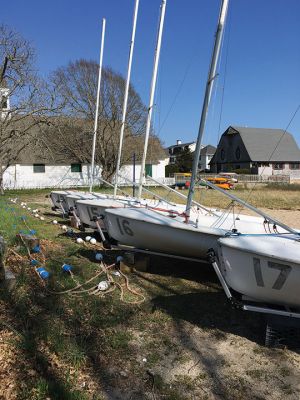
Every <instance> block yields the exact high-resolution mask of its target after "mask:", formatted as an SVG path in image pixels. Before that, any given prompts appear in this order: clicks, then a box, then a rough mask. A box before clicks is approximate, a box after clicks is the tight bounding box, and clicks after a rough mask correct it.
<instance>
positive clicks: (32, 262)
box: [30, 259, 39, 267]
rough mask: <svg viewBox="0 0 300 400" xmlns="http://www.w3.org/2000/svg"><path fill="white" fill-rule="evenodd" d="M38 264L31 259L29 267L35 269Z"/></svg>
mask: <svg viewBox="0 0 300 400" xmlns="http://www.w3.org/2000/svg"><path fill="white" fill-rule="evenodd" d="M38 264H39V262H38V260H35V259H32V260H30V265H32V266H33V267H36V266H37V265H38Z"/></svg>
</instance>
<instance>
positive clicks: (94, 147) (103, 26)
mask: <svg viewBox="0 0 300 400" xmlns="http://www.w3.org/2000/svg"><path fill="white" fill-rule="evenodd" d="M105 25H106V20H105V18H103V19H102V35H101V48H100V61H99V76H98V87H97V101H96V112H95V122H94V136H93V150H92V165H91V179H90V192H91V191H92V190H93V184H94V177H95V151H96V139H97V129H98V115H99V103H100V86H101V74H102V61H103V49H104V37H105Z"/></svg>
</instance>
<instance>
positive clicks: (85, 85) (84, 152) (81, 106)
mask: <svg viewBox="0 0 300 400" xmlns="http://www.w3.org/2000/svg"><path fill="white" fill-rule="evenodd" d="M98 68H99V66H98V64H97V63H96V62H94V61H87V60H78V61H75V62H73V63H69V64H68V65H67V66H66V67H62V68H59V69H58V70H56V71H55V72H54V73H53V79H52V82H53V87H55V89H56V92H57V96H56V101H57V102H58V103H60V104H62V105H63V107H62V114H61V115H62V118H56V119H55V122H53V125H54V127H55V129H56V134H51V135H50V136H51V141H52V142H53V141H58V142H59V143H60V144H61V148H64V152H65V153H68V154H69V155H71V156H76V157H77V159H78V160H80V161H81V162H86V163H90V162H91V147H92V142H91V140H92V136H91V133H92V132H93V121H94V118H95V111H96V110H95V108H96V93H97V77H98ZM124 91H125V80H124V78H123V77H122V76H121V75H120V74H118V73H116V72H114V71H113V70H112V69H111V68H104V69H103V71H102V81H101V100H100V110H99V121H98V132H97V146H96V163H97V164H98V165H101V168H102V176H103V178H104V179H108V180H110V179H111V177H112V175H113V174H114V173H115V169H116V163H117V152H118V146H119V134H120V128H121V126H120V124H121V120H122V104H123V97H124ZM146 112H147V110H146V107H145V106H144V104H143V103H142V101H141V98H140V96H139V95H138V94H137V92H136V91H135V90H134V88H133V86H130V89H129V99H128V108H127V116H126V127H125V139H124V148H123V157H122V161H121V163H122V164H124V163H126V162H128V161H129V160H131V159H132V154H133V152H136V153H137V155H138V156H139V154H141V153H142V135H143V133H144V129H145V122H146ZM66 132H68V134H66ZM71 132H73V135H72V133H71ZM47 142H49V140H48V139H47ZM152 142H155V143H158V144H159V140H158V139H157V138H156V139H152ZM159 147H160V148H161V146H160V144H159ZM156 154H157V152H156Z"/></svg>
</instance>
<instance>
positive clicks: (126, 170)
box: [119, 158, 169, 184]
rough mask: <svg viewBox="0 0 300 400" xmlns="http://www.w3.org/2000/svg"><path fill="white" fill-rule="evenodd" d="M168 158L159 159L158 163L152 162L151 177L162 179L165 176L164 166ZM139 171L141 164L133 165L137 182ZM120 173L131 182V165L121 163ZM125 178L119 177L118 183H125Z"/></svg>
mask: <svg viewBox="0 0 300 400" xmlns="http://www.w3.org/2000/svg"><path fill="white" fill-rule="evenodd" d="M168 161H169V159H168V158H165V159H164V160H159V162H158V164H152V177H153V178H154V179H157V180H161V181H162V180H163V179H164V178H165V167H166V165H168ZM140 173H141V164H137V165H136V166H135V181H136V182H137V183H139V180H140ZM120 175H122V176H124V178H127V179H128V180H130V181H131V182H132V179H133V165H123V167H122V168H121V171H120ZM125 183H126V179H122V178H119V184H125Z"/></svg>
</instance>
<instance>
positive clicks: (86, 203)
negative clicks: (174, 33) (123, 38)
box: [76, 0, 174, 229]
mask: <svg viewBox="0 0 300 400" xmlns="http://www.w3.org/2000/svg"><path fill="white" fill-rule="evenodd" d="M138 4H139V1H138V0H136V1H135V9H134V17H133V28H132V37H131V43H130V52H129V60H128V69H127V80H126V87H125V93H124V102H123V113H122V122H121V132H120V142H119V152H118V158H117V167H116V174H115V184H114V195H113V198H106V199H97V200H90V199H86V200H80V199H79V201H76V208H77V210H78V216H79V218H80V220H81V221H82V222H83V223H84V224H88V225H89V226H91V227H93V228H95V225H96V226H98V224H100V225H101V227H102V229H105V226H104V225H103V223H102V222H101V221H100V219H101V218H103V216H104V215H105V210H106V209H108V208H117V207H118V206H119V207H121V208H123V207H125V206H129V207H130V206H131V207H132V206H136V207H141V206H153V200H143V199H141V196H139V198H138V199H134V198H132V197H130V196H128V197H125V198H124V197H122V196H117V190H118V177H119V172H120V171H119V170H120V162H121V152H122V144H123V136H124V127H125V118H126V112H127V100H128V91H129V83H130V74H131V64H132V54H133V48H134V38H135V31H136V21H137V12H138ZM165 8H166V0H162V4H161V7H160V22H159V28H158V35H157V42H156V49H155V56H154V66H153V74H152V83H151V89H150V101H149V107H148V114H147V124H146V134H145V148H146V147H147V143H148V139H149V133H150V128H151V116H152V110H153V106H154V93H155V85H156V78H157V71H158V62H159V56H160V48H161V40H162V31H163V24H164V16H165ZM97 104H98V102H97ZM95 131H96V129H95ZM144 155H145V150H144ZM93 157H94V148H93ZM143 163H144V164H145V160H144V159H143V160H142V165H144V164H143ZM142 168H143V167H142ZM90 189H92V185H91V188H90ZM155 203H157V202H155ZM164 206H165V208H167V209H168V208H169V202H164ZM172 207H174V206H173V205H172ZM91 215H92V216H93V219H95V218H98V221H97V224H96V222H95V221H92V220H91Z"/></svg>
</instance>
